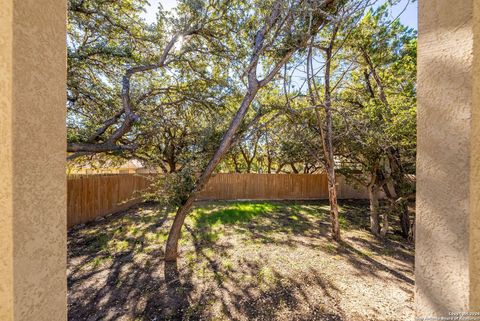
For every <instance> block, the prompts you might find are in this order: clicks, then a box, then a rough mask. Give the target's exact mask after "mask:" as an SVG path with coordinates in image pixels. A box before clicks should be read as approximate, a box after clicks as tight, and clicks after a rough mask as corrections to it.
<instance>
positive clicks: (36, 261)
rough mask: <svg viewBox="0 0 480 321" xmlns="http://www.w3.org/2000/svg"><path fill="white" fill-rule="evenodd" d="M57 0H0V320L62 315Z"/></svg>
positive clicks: (61, 45) (61, 33)
mask: <svg viewBox="0 0 480 321" xmlns="http://www.w3.org/2000/svg"><path fill="white" fill-rule="evenodd" d="M65 19H66V1H64V0H0V164H1V166H0V253H1V255H0V320H2V321H9V320H29V321H30V320H36V321H37V320H66V318H67V314H66V304H67V303H66V178H65V157H66V155H65V150H66V147H65V138H64V137H65V92H66V91H65V84H66V53H65V50H66V48H65V33H66V32H65Z"/></svg>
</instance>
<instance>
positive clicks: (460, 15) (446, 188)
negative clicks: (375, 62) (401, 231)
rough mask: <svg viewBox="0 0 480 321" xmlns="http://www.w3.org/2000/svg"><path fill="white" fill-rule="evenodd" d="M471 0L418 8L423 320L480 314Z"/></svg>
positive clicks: (432, 1)
mask: <svg viewBox="0 0 480 321" xmlns="http://www.w3.org/2000/svg"><path fill="white" fill-rule="evenodd" d="M475 2H476V1H475V0H459V1H455V3H454V4H453V2H452V1H449V0H423V1H420V3H419V47H418V127H417V128H418V162H417V230H416V238H417V240H416V260H415V264H416V266H415V269H416V270H415V279H416V308H417V316H420V317H425V316H448V315H449V313H450V312H466V311H468V310H470V311H478V310H480V309H478V308H475V307H474V302H475V301H478V295H479V293H478V265H477V263H478V259H479V255H478V236H479V231H478V208H479V206H478V197H479V192H478V188H479V186H480V184H479V183H480V180H479V178H480V175H478V164H479V163H478V162H479V160H480V158H479V156H478V147H479V146H478V139H477V138H476V137H480V135H479V132H478V131H479V129H478V120H480V117H479V116H478V115H476V114H478V106H479V105H478V103H475V102H474V101H473V99H474V93H475V96H477V95H478V89H479V86H478V83H475V82H476V81H477V82H478V79H480V77H479V76H478V75H479V73H478V71H476V72H474V64H476V65H477V66H475V70H478V61H479V57H478V56H479V54H478V53H479V52H478V50H477V51H476V52H477V54H476V56H477V57H475V59H474V51H473V46H474V41H473V39H474V37H473V35H474V32H473V31H474V29H473V26H474V18H473V6H474V3H475ZM477 6H478V4H477ZM475 20H478V19H477V18H475ZM476 28H477V29H478V22H477V23H476ZM478 35H479V32H478V31H476V37H478ZM475 75H476V76H475ZM474 89H475V90H474ZM475 119H477V121H476V122H475ZM474 123H475V124H474ZM470 168H472V170H470ZM475 172H477V176H476V178H475V176H474V175H475V174H474V173H475ZM475 273H476V274H475ZM475 284H477V285H476V287H475ZM474 297H476V298H474Z"/></svg>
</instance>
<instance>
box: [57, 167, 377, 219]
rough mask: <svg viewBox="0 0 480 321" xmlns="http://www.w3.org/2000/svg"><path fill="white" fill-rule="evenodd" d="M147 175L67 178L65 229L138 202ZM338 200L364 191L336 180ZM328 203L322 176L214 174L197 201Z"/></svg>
mask: <svg viewBox="0 0 480 321" xmlns="http://www.w3.org/2000/svg"><path fill="white" fill-rule="evenodd" d="M148 176H149V174H145V175H139V174H111V175H108V174H107V175H71V176H69V178H68V181H67V187H68V194H67V199H68V200H67V201H68V204H67V224H68V227H71V226H74V225H76V224H80V223H85V222H88V221H92V220H94V219H95V218H97V217H101V216H105V215H108V214H111V213H115V212H118V211H122V210H125V209H127V208H129V207H130V206H132V205H134V204H137V203H139V202H141V201H142V198H141V197H140V195H139V192H141V191H143V190H146V189H147V188H148V186H149V182H150V181H149V177H148ZM337 191H338V192H337V194H338V198H339V199H365V198H368V194H367V192H366V189H362V190H357V189H355V188H354V187H352V186H349V185H348V184H347V183H346V182H345V179H344V178H343V177H338V190H337ZM244 199H249V200H312V199H328V184H327V177H326V175H325V174H249V173H247V174H233V173H232V174H217V175H215V176H213V177H212V178H211V179H210V181H209V182H208V184H207V185H206V186H205V189H204V190H203V191H202V192H201V193H200V195H199V197H198V200H244Z"/></svg>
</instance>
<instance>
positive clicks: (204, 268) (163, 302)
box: [68, 202, 414, 321]
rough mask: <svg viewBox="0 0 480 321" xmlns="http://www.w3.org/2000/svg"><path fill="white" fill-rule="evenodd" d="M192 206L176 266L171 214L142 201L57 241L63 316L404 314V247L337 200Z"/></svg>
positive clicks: (407, 265) (409, 266) (353, 319)
mask: <svg viewBox="0 0 480 321" xmlns="http://www.w3.org/2000/svg"><path fill="white" fill-rule="evenodd" d="M340 205H341V209H342V210H341V217H342V219H341V227H342V235H343V242H342V243H341V244H337V243H334V242H332V241H331V240H330V239H329V238H328V234H329V223H328V221H329V220H328V205H327V203H326V202H215V203H200V204H198V205H197V206H196V209H195V211H194V212H193V213H192V215H190V217H189V218H187V221H186V225H185V227H184V230H183V237H182V240H181V245H180V248H181V254H180V258H179V260H178V264H165V263H164V261H163V248H164V244H165V241H166V238H167V233H168V228H169V226H170V224H171V221H172V219H173V213H172V212H171V211H166V210H165V209H162V208H161V207H159V206H158V205H155V204H143V205H140V206H137V207H135V208H132V209H130V210H128V211H126V212H124V213H120V214H117V215H113V216H110V217H108V218H106V219H103V220H101V221H97V222H93V223H90V224H87V225H85V226H81V227H76V228H74V229H72V230H71V231H70V232H69V237H68V287H69V292H68V307H69V320H332V321H337V320H338V321H339V320H345V321H357V320H368V321H375V320H392V321H403V320H413V316H414V314H413V287H414V277H413V257H414V253H413V246H412V245H411V244H409V243H407V242H406V241H404V240H402V239H401V238H400V237H399V236H396V235H394V234H393V233H392V234H391V235H390V238H389V240H388V241H381V240H378V239H375V238H374V237H372V236H371V235H370V234H369V232H368V230H367V227H368V204H367V203H364V202H343V203H341V204H340Z"/></svg>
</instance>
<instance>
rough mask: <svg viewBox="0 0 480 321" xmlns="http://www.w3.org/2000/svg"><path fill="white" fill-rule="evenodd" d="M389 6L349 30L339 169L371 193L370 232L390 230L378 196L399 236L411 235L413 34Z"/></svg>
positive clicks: (414, 144)
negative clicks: (396, 222)
mask: <svg viewBox="0 0 480 321" xmlns="http://www.w3.org/2000/svg"><path fill="white" fill-rule="evenodd" d="M387 9H388V8H387V7H386V6H382V7H380V8H378V9H377V10H376V11H373V10H370V11H369V12H368V13H367V14H366V15H365V17H363V19H362V21H361V23H360V24H359V25H358V27H357V28H356V29H355V30H354V31H353V32H352V35H351V37H350V41H349V42H348V44H347V46H346V49H347V52H346V54H347V55H348V56H349V57H350V58H349V59H350V60H351V64H352V66H353V67H352V72H351V73H350V75H349V76H348V78H347V79H346V83H345V85H344V87H345V90H343V91H342V94H341V96H339V101H340V102H341V103H340V104H339V110H340V111H341V113H342V115H343V116H344V117H340V118H339V127H340V128H341V131H342V134H341V135H340V134H339V136H338V137H339V138H340V139H339V140H338V145H339V150H341V152H340V155H341V157H342V159H343V160H347V162H345V163H344V164H345V165H344V166H343V168H342V169H341V170H340V171H341V173H342V174H344V175H345V176H347V178H349V179H350V180H353V181H355V182H357V183H359V184H361V185H363V186H367V188H368V191H369V195H370V229H371V231H372V233H374V234H375V235H380V236H385V235H386V233H387V232H388V228H389V222H388V212H384V213H383V222H382V226H381V225H380V217H379V215H380V211H379V200H378V197H379V192H380V190H383V191H384V192H385V194H386V196H387V198H388V199H389V201H390V211H391V212H398V214H399V215H400V221H401V223H402V233H403V234H404V236H406V237H407V236H408V234H409V225H410V223H409V218H408V212H407V207H406V199H407V197H408V196H409V195H411V194H412V193H413V191H414V190H413V188H414V184H412V182H411V181H410V179H409V177H411V176H409V174H410V175H412V174H413V175H414V173H415V148H416V130H415V117H416V100H415V97H416V90H415V76H416V40H415V39H416V35H415V33H414V31H413V30H411V29H408V28H406V27H404V26H403V25H401V24H400V22H399V21H398V20H393V21H392V20H390V19H388V14H387V13H388V10H387Z"/></svg>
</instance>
